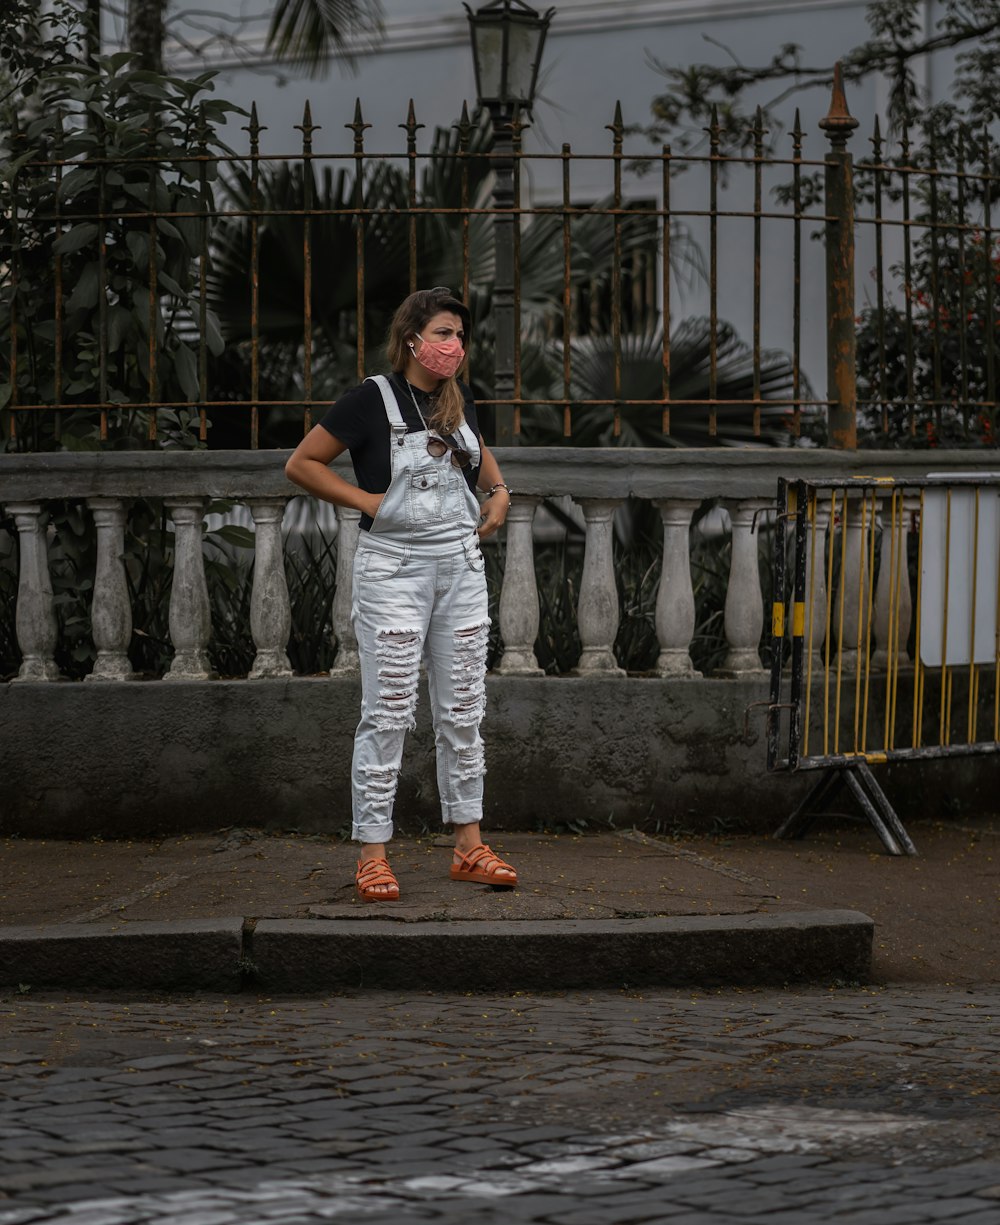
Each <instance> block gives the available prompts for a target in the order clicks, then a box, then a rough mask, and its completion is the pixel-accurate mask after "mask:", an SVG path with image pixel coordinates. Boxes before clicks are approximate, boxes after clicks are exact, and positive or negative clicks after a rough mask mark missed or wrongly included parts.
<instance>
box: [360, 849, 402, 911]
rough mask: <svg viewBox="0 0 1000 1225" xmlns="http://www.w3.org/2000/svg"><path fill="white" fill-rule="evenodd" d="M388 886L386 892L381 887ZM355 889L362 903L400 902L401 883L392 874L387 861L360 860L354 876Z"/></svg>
mask: <svg viewBox="0 0 1000 1225" xmlns="http://www.w3.org/2000/svg"><path fill="white" fill-rule="evenodd" d="M382 885H387V886H388V888H387V889H385V891H384V892H383V891H381V890H380V886H382ZM354 887H355V889H356V890H357V894H358V900H359V901H361V902H396V901H398V900H399V881H398V880H396V878H395V876H393V874H392V868H390V867H389V861H388V860H387V859H359V860H358V870H357V872H356V873H355V876H354Z"/></svg>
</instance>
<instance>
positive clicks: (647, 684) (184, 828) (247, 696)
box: [0, 677, 1000, 850]
mask: <svg viewBox="0 0 1000 1225" xmlns="http://www.w3.org/2000/svg"><path fill="white" fill-rule="evenodd" d="M488 695H489V697H488V700H489V707H488V712H487V721H486V724H485V725H484V735H485V738H486V741H487V765H488V769H489V773H488V775H487V780H486V782H487V805H486V813H487V822H488V825H489V827H490V828H494V829H497V828H503V829H534V828H536V827H538V826H539V825H540V824H541V823H545V824H548V825H557V824H559V823H568V822H579V821H586V822H588V823H590V827H591V828H593V829H599V828H606V827H607V825H608V822H609V821H611V820H613V822H614V824H615V825H617V826H620V827H629V826H631V825H639V826H644V827H646V828H649V829H653V828H656V827H657V822H659V828H661V829H668V828H686V829H694V830H699V831H703V832H706V833H708V832H711V831H713V829H717V828H720V827H722V826H724V827H726V828H731V829H752V830H758V831H761V832H770V831H772V830H773V829H774V828H775V827H776V826H777V825H778V824H779V823H780V821H781V819H782V818H783V816H784V815H785V814H787V812H789V811H790V809H791V808H792V807H793V806H794V804H795V803H796V802H797V800H798V798H799V797H800V796H801V795H802V794H803V793H804V790H805V789H806V787H808V785H809V784H810V782H812V781H813V780H814V779H815V775H802V776H796V777H789V776H787V775H783V774H776V775H769V774H768V773H767V771H766V769H765V762H764V743H763V739H762V736H761V732H762V728H763V718H762V712H760V711H757V712H754V717H753V719H752V721H751V730H752V738H751V743H749V744H745V743H744V742H743V719H744V709H745V707H746V706H747V704H748V703H750V702H754V701H759V700H761V699H763V698H764V697H765V696H766V688H765V685H764V683H763V682H755V681H721V680H719V681H715V680H703V681H691V682H676V681H674V682H671V681H663V680H659V679H651V678H650V679H646V678H639V677H629V678H627V679H615V680H610V679H609V680H605V679H584V678H575V677H567V678H545V679H541V680H537V679H530V678H523V679H522V678H516V677H491V678H490V679H489V682H488ZM358 698H359V693H358V683H357V681H356V680H355V679H347V678H345V679H306V678H295V679H292V680H288V681H215V682H193V683H177V684H164V683H162V682H155V681H153V682H131V683H120V684H106V685H86V686H85V685H83V684H73V683H70V682H56V683H49V684H23V685H6V686H0V743H2V744H3V746H4V750H3V758H2V762H3V764H2V767H0V769H2V784H0V834H3V835H11V834H19V835H21V836H26V837H27V836H33V837H42V836H71V837H88V836H95V835H102V836H106V837H130V836H136V837H138V836H141V835H149V834H157V833H171V834H178V833H184V832H191V831H196V830H209V829H218V828H221V827H224V826H229V825H239V826H259V827H267V828H270V829H298V830H303V831H313V832H323V833H332V832H336V831H339V830H342V829H344V828H345V826H346V825H347V823H348V821H349V819H350V755H351V746H352V740H353V735H354V728H355V725H356V722H357V710H358ZM879 778H880V779H881V780H882V782H883V784H884V785H885V787H886V789H887V791H888V793H889V795H890V798H891V799H892V800H893V802H894V803H895V804H896V805H897V808H898V810H899V812H900V815H901V816H902V817H903V818H904V820H906V819H907V818H910V817H913V816H917V815H919V816H942V817H944V816H951V815H955V814H961V813H962V812H966V811H995V810H996V805H997V800H996V797H997V795H998V794H1000V759H998V758H997V757H985V758H984V757H980V758H977V759H970V760H952V761H949V762H935V763H920V764H917V763H913V764H909V765H906V766H899V767H896V768H894V769H892V770H884V771H881V772H880V773H879ZM835 807H837V808H838V809H839V810H841V811H843V810H847V809H849V808H850V804H849V802H848V800H847V799H846V797H844V796H842V797H841V798H840V799H838V801H837V802H836V805H835ZM396 812H397V817H398V820H399V826H400V829H401V830H402V831H405V832H408V833H418V832H420V831H421V829H424V828H427V827H430V828H432V829H436V828H437V822H438V808H437V790H436V785H435V781H434V760H433V737H432V734H431V730H430V726H429V717H428V704H427V697H426V692H423V693H422V695H421V709H420V713H419V716H418V728H417V731H416V732H415V733H413V734H412V735H411V737H410V740H409V742H408V746H407V753H406V757H405V760H404V765H403V777H402V778H401V780H400V787H399V796H398V800H397V804H396ZM873 837H874V836H873ZM874 849H877V845H876V844H875V843H874V842H873V850H874Z"/></svg>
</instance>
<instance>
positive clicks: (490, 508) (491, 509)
mask: <svg viewBox="0 0 1000 1225" xmlns="http://www.w3.org/2000/svg"><path fill="white" fill-rule="evenodd" d="M508 510H510V496H509V494H508V493H507V490H506V489H498V490H497V491H496V493H494V494H493V496H492V497H489V498H487V499H486V501H485V502H484V503H483V505H482V515H481V516H480V522H479V527H478V528H477V529H476V531H477V532H478V533H479V539H480V540H485V539H486V537H487V536H492V535H493V533H494V532H495V531H497V529H498V528H501V527H503V524H504V520H505V519H506V518H507V511H508Z"/></svg>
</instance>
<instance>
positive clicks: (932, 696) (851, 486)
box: [767, 474, 1000, 854]
mask: <svg viewBox="0 0 1000 1225" xmlns="http://www.w3.org/2000/svg"><path fill="white" fill-rule="evenodd" d="M778 510H779V520H778V522H779V524H784V534H783V535H782V534H781V533H780V532H779V544H778V547H777V548H776V550H775V574H774V579H775V583H774V591H775V597H774V598H775V605H774V610H773V614H772V636H773V642H772V646H773V653H772V671H771V694H770V703H769V710H768V736H767V740H768V766H769V768H770V769H773V770H818V771H821V772H822V774H821V778H820V779H819V781H818V782H817V784H816V786H815V787H814V788H813V789H812V791H810V793H809V794H808V795H807V796H806V799H805V800H804V801H803V803H802V804H801V805H800V806H799V807H798V809H796V811H795V812H794V813H793V814H792V816H791V817H789V819H788V820H787V821H786V822H785V823H784V825H783V826H782V827H781V829H780V830H779V831H778V834H779V836H782V837H795V836H801V834H802V833H804V832H805V830H806V828H808V825H809V824H810V823H811V822H812V821H813V820H814V819H815V817H816V815H817V813H818V811H819V810H820V809H821V808H822V805H823V803H824V802H825V801H826V800H828V799H829V798H830V795H831V793H832V791H833V790H834V789H835V788H836V787H837V786H838V785H839V784H840V783H845V784H846V785H847V786H848V787H849V788H850V790H851V792H852V793H853V794H854V796H855V798H856V799H857V800H858V802H859V803H860V805H861V807H862V809H863V810H864V812H865V814H866V815H867V816H868V818H869V820H870V821H871V822H872V824H873V825H874V827H875V829H876V830H877V832H878V833H879V836H880V837H881V838H882V841H883V843H884V844H885V846H886V847H887V849H888V850H889V851H891V852H892V853H893V854H902V853H908V854H913V853H915V848H914V846H913V843H912V841H911V840H910V838H909V836H908V834H907V832H906V830H905V828H904V827H903V824H902V822H901V821H900V820H899V818H898V816H897V815H896V813H895V811H894V810H893V807H892V805H891V804H890V803H889V801H888V799H887V798H886V796H885V794H884V792H883V791H882V789H881V787H879V785H878V783H877V782H876V780H875V777H874V775H873V774H872V772H871V769H870V767H871V766H872V765H875V764H881V763H883V762H888V761H913V760H920V759H926V758H943V757H957V756H962V757H965V756H969V755H975V754H986V753H995V752H997V751H998V750H1000V680H998V677H1000V474H990V475H981V474H976V475H970V476H955V475H951V474H949V475H947V476H942V477H941V478H940V479H938V478H935V477H934V476H927V477H923V478H917V479H913V478H908V479H906V480H905V481H896V480H893V479H892V478H882V477H863V476H859V477H854V478H851V479H848V480H826V481H824V480H815V481H786V480H782V481H780V482H779V488H778ZM782 546H784V547H782Z"/></svg>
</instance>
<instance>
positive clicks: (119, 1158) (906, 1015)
mask: <svg viewBox="0 0 1000 1225" xmlns="http://www.w3.org/2000/svg"><path fill="white" fill-rule="evenodd" d="M0 1067H2V1093H0V1225H28V1223H29V1222H43V1221H45V1222H50V1221H51V1222H64V1223H71V1225H131V1223H133V1222H146V1221H148V1222H151V1223H153V1225H167V1223H168V1222H169V1223H172V1225H236V1223H246V1222H261V1223H267V1225H270V1223H271V1222H274V1223H276V1225H293V1223H296V1222H319V1221H334V1220H341V1219H352V1220H359V1221H363V1222H365V1223H366V1225H369V1223H370V1225H377V1223H378V1222H381V1221H385V1222H389V1221H392V1222H402V1223H403V1225H406V1223H407V1222H410V1221H414V1222H417V1221H432V1222H448V1223H450V1222H456V1223H457V1222H463V1225H464V1223H466V1222H469V1223H473V1222H475V1223H480V1222H500V1221H503V1222H521V1221H537V1222H548V1223H551V1225H611V1223H617V1225H624V1223H626V1222H659V1221H663V1222H669V1223H670V1225H693V1223H695V1222H696V1223H697V1225H725V1223H729V1222H733V1223H735V1222H741V1223H749V1225H753V1223H754V1222H763V1221H768V1222H776V1223H778V1225H781V1223H783V1222H785V1223H796V1225H797V1223H798V1222H803V1223H807V1222H808V1223H809V1225H812V1223H813V1222H826V1221H836V1222H844V1223H850V1225H868V1223H871V1225H896V1223H898V1225H921V1223H923V1222H938V1221H949V1220H953V1221H955V1222H958V1223H961V1225H967V1223H968V1225H998V1223H1000V1110H998V1106H1000V991H998V990H996V989H990V990H988V991H987V990H978V991H976V990H973V991H967V990H956V989H954V988H951V989H947V988H930V987H927V988H918V989H914V990H904V989H900V988H892V989H886V990H870V991H869V990H863V989H859V988H849V987H847V988H841V989H838V990H829V991H824V990H798V991H794V992H792V991H789V992H774V991H768V992H764V991H761V992H733V991H729V992H718V993H708V994H703V993H700V994H692V993H690V992H685V993H679V992H654V993H647V994H644V995H641V996H639V995H634V994H628V993H620V994H616V993H598V994H592V995H584V994H569V995H559V996H526V995H515V996H505V997H488V996H471V995H470V996H447V997H446V996H435V995H426V996H412V995H410V996H407V997H405V998H402V999H400V998H398V997H390V996H388V995H380V994H371V993H368V994H365V995H357V996H349V997H347V996H343V997H336V998H328V999H309V1000H302V999H296V1000H288V999H283V1000H282V1001H281V1002H275V1001H270V1000H266V999H256V998H253V997H234V998H232V999H230V1000H222V999H220V998H218V997H199V998H197V999H187V998H171V999H165V1000H149V999H144V1000H139V1001H135V1000H129V1001H127V1002H125V1001H123V1000H121V999H113V1000H109V999H105V1000H102V1001H100V1002H95V1001H89V1002H88V1001H85V1000H82V999H80V998H71V999H66V998H63V997H61V996H60V997H57V996H54V995H50V996H41V997H37V998H36V997H34V996H32V995H28V996H15V997H13V998H8V999H6V1000H4V1001H3V1002H2V1003H0Z"/></svg>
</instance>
